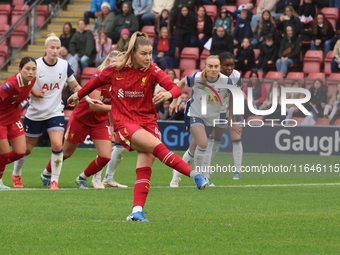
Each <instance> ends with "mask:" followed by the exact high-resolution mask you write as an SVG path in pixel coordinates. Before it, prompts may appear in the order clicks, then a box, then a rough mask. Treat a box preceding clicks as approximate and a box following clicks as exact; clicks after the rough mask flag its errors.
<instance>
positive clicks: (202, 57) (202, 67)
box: [200, 49, 210, 70]
mask: <svg viewBox="0 0 340 255" xmlns="http://www.w3.org/2000/svg"><path fill="white" fill-rule="evenodd" d="M209 56H210V51H208V50H207V49H204V50H203V52H202V54H201V57H200V69H201V70H203V69H204V65H205V60H206V58H207V57H209Z"/></svg>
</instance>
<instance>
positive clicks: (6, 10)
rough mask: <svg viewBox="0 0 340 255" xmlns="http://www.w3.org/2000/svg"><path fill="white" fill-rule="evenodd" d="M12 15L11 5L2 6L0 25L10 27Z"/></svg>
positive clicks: (0, 6)
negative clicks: (10, 16)
mask: <svg viewBox="0 0 340 255" xmlns="http://www.w3.org/2000/svg"><path fill="white" fill-rule="evenodd" d="M10 14H11V5H9V4H1V5H0V24H2V25H8V17H9V15H10Z"/></svg>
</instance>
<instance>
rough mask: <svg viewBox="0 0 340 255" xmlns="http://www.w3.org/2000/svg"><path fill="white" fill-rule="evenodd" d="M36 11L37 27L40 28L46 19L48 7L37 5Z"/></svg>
mask: <svg viewBox="0 0 340 255" xmlns="http://www.w3.org/2000/svg"><path fill="white" fill-rule="evenodd" d="M37 11H38V17H37V26H38V27H40V26H42V25H43V24H44V22H45V20H46V17H48V5H38V8H37Z"/></svg>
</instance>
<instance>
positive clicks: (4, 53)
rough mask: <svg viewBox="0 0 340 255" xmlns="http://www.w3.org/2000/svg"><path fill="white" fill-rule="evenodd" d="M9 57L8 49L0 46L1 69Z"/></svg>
mask: <svg viewBox="0 0 340 255" xmlns="http://www.w3.org/2000/svg"><path fill="white" fill-rule="evenodd" d="M7 57H8V47H7V46H0V67H2V66H3V65H4V63H5V61H6V59H7Z"/></svg>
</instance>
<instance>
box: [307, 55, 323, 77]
mask: <svg viewBox="0 0 340 255" xmlns="http://www.w3.org/2000/svg"><path fill="white" fill-rule="evenodd" d="M322 62H323V52H322V50H308V51H307V52H306V54H305V57H304V59H303V72H304V73H305V74H309V73H320V67H321V63H322Z"/></svg>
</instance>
